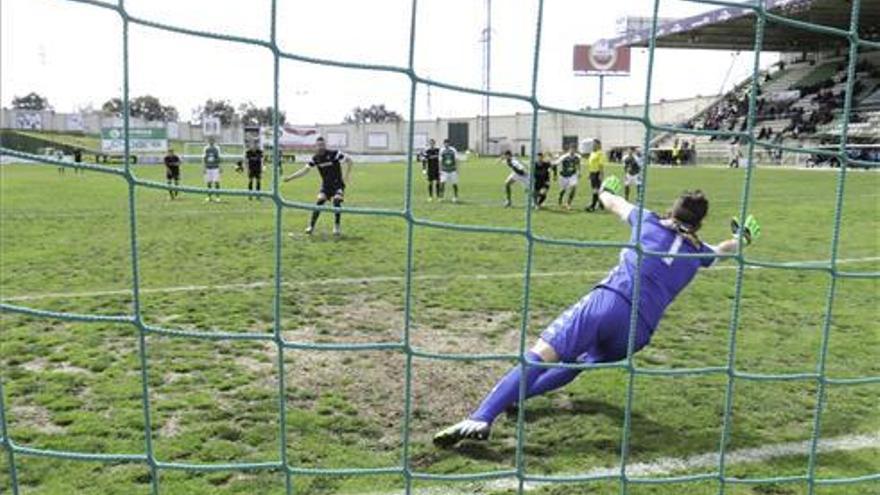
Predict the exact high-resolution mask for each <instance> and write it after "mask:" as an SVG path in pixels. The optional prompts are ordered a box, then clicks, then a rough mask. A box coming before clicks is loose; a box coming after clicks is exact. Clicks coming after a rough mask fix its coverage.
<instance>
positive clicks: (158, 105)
mask: <svg viewBox="0 0 880 495" xmlns="http://www.w3.org/2000/svg"><path fill="white" fill-rule="evenodd" d="M129 111H130V112H131V116H132V117H139V118H142V119H144V120H146V121H150V122H152V121H157V120H158V121H162V122H168V121H173V120H177V109H175V108H174V107H172V106H170V105H163V104H162V102H160V101H159V98H156V97H155V96H150V95H144V96H138V97H137V98H135V99H133V100H131V101H130V102H129Z"/></svg>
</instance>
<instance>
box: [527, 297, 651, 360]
mask: <svg viewBox="0 0 880 495" xmlns="http://www.w3.org/2000/svg"><path fill="white" fill-rule="evenodd" d="M637 321H638V324H637V325H636V341H635V347H634V348H633V352H635V351H638V350H639V349H641V348H642V347H645V346H646V345H648V342H650V341H651V329H650V328H649V327H648V326H647V325H646V324H645V322H643V321H642V320H641V318H640V319H638V320H637ZM629 325H630V304H629V302H628V301H627V300H626V299H624V298H623V297H621V296H620V295H618V294H617V293H615V292H612V291H610V290H608V289H604V288H601V287H597V288H595V289H593V290H592V291H590V293H589V294H587V295H586V296H584V297H583V298H582V299H581V300H580V301H578V302H577V303H575V304H574V305H572V306H571V307H569V308H568V309H567V310H565V312H564V313H562V314H561V315H559V317H557V318H556V319H555V320H554V321H553V323H551V324H550V326H548V327H547V328H546V329H545V330H544V331H543V332H541V340H543V341H544V342H547V343H548V344H550V346H551V347H553V350H555V351H556V354H558V355H559V359H560V361H562V362H569V363H571V362H582V363H611V362H615V361H620V360H622V359H625V358H626V347H627V342H628V339H629Z"/></svg>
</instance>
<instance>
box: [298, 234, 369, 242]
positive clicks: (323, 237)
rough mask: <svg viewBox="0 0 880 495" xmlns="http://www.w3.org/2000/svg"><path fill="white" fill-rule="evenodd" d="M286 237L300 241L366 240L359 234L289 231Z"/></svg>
mask: <svg viewBox="0 0 880 495" xmlns="http://www.w3.org/2000/svg"><path fill="white" fill-rule="evenodd" d="M288 238H289V239H291V240H294V241H302V242H352V243H357V242H365V241H366V240H367V238H366V237H364V236H361V235H350V234H342V235H338V236H337V235H333V234H330V233H326V234H324V233H316V234H312V235H306V234H300V233H295V234H294V233H291V234H288Z"/></svg>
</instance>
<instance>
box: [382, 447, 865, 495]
mask: <svg viewBox="0 0 880 495" xmlns="http://www.w3.org/2000/svg"><path fill="white" fill-rule="evenodd" d="M810 447H811V442H810V441H808V440H807V441H800V442H785V443H777V444H770V445H763V446H761V447H753V448H746V449H740V450H734V451H730V452H728V453H727V455H726V456H725V464H726V465H732V464H754V463H758V462H767V461H771V460H773V459H778V458H780V457H789V456H798V455H808V454H809V452H810ZM875 448H880V432H874V433H869V434H863V435H846V436H840V437H834V438H828V439H825V440H820V441H819V443H818V445H817V446H816V452H818V453H830V452H847V451H853V450H861V449H875ZM717 466H718V452H708V453H705V454H698V455H694V456H690V457H661V458H659V459H655V460H653V461H650V462H638V463H633V464H627V467H626V474H627V476H629V477H633V478H644V477H654V478H657V477H664V476H670V475H674V474H677V473H684V472H689V471H696V470H703V471H705V470H714V469H715V468H716V467H717ZM557 475H558V476H618V475H620V466H609V467H602V468H595V469H591V470H588V471H585V472H580V473H565V474H563V475H559V474H557ZM518 483H519V482H518V481H517V480H516V479H514V478H505V479H498V480H491V481H486V482H465V483H462V484H461V485H460V486H461V488H452V487H450V486H448V485H447V486H445V487H426V488H423V489H418V490H415V491H414V492H413V493H415V494H418V495H458V494H465V493H487V492H488V491H490V490H499V491H501V490H515V489H517V487H518ZM542 485H543V486H547V485H548V484H547V483H535V482H526V483H525V484H524V487H523V489H524V490H534V489H536V488H538V487H540V486H542ZM380 493H382V492H374V493H373V494H372V495H380ZM384 493H388V494H389V495H390V493H398V492H384Z"/></svg>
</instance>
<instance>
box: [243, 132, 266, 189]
mask: <svg viewBox="0 0 880 495" xmlns="http://www.w3.org/2000/svg"><path fill="white" fill-rule="evenodd" d="M244 160H245V161H246V162H247V171H248V191H254V190H256V191H259V190H260V181H261V180H262V178H263V150H261V149H260V147H259V145H258V144H257V143H252V144H251V147H250V148H248V150H247V151H245V153H244ZM254 186H256V189H254ZM248 199H251V196H248ZM259 199H260V197H259V196H257V200H259Z"/></svg>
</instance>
